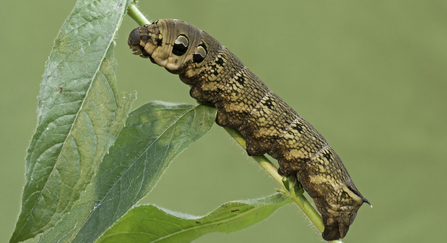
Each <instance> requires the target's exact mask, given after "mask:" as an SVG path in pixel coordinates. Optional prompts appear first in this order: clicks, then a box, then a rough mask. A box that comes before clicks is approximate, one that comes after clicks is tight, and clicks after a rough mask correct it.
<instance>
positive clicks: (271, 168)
mask: <svg viewBox="0 0 447 243" xmlns="http://www.w3.org/2000/svg"><path fill="white" fill-rule="evenodd" d="M127 14H128V15H129V16H130V17H131V18H132V19H133V20H135V21H136V22H137V23H138V25H140V26H143V25H145V24H150V21H149V20H147V19H146V17H145V16H144V15H143V13H141V12H140V10H139V9H138V8H137V6H136V4H135V2H134V3H131V4H130V5H129V8H128V9H127ZM225 130H226V131H227V132H228V133H229V134H230V136H231V137H232V138H233V139H234V140H236V142H237V143H238V144H239V145H240V146H241V147H242V148H243V149H246V145H245V138H244V137H243V136H242V134H240V133H239V132H238V131H237V130H236V129H233V128H228V127H225ZM252 158H253V159H254V160H255V161H256V162H258V164H259V165H260V166H261V167H262V168H263V169H264V170H265V171H266V172H267V173H268V174H269V175H270V176H271V177H272V178H273V179H274V180H275V181H276V182H277V183H278V184H279V185H280V186H281V187H282V191H283V192H286V194H287V195H288V196H289V197H290V199H291V200H292V201H293V202H295V204H296V205H298V207H299V208H300V209H301V210H302V211H303V212H304V214H305V215H306V216H307V217H308V218H309V220H310V221H311V222H312V223H313V224H314V225H315V227H316V228H317V229H318V231H320V232H323V231H324V225H323V221H322V220H321V216H320V214H319V213H318V212H317V211H316V210H315V208H314V207H313V206H312V204H310V203H309V201H308V200H307V198H306V197H305V196H304V195H303V194H302V193H298V195H296V194H295V192H294V191H292V192H291V191H290V190H289V189H287V188H286V186H285V185H284V183H283V177H282V176H281V175H279V174H278V168H276V166H275V165H274V164H273V163H272V162H270V161H269V159H268V158H267V157H265V156H263V155H261V156H252ZM292 188H293V187H292ZM292 190H293V189H292ZM330 242H334V243H342V241H341V240H336V241H330Z"/></svg>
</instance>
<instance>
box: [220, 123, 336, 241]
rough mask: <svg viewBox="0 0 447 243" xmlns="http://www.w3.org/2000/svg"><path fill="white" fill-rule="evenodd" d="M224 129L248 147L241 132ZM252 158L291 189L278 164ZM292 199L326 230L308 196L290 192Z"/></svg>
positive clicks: (280, 183)
mask: <svg viewBox="0 0 447 243" xmlns="http://www.w3.org/2000/svg"><path fill="white" fill-rule="evenodd" d="M224 129H225V130H226V131H227V132H228V133H229V134H230V136H231V137H232V138H233V139H234V140H236V142H237V143H238V144H239V145H240V146H241V147H242V148H243V149H244V150H245V149H247V147H246V144H245V138H244V136H242V134H240V133H239V132H238V131H237V130H236V129H233V128H229V127H224ZM252 158H253V159H254V160H255V161H256V162H258V164H259V165H260V166H261V167H262V168H263V169H264V170H265V171H266V172H267V173H268V174H269V175H270V176H271V177H273V179H274V180H275V181H276V182H277V183H278V184H279V185H280V186H281V187H282V188H283V190H285V191H289V190H288V189H287V188H286V187H285V185H284V183H283V177H282V176H281V175H280V174H278V169H277V168H276V166H275V165H274V164H273V163H272V162H270V160H269V159H268V158H267V157H265V156H264V155H261V156H252ZM288 196H289V197H290V199H291V200H292V201H293V202H295V204H296V205H298V207H299V208H300V209H301V210H302V211H303V212H304V214H305V215H306V216H307V217H308V218H309V220H310V221H311V222H312V223H313V224H314V225H315V227H316V228H317V229H318V231H320V232H321V233H322V232H323V231H324V225H323V221H322V220H321V216H320V214H319V213H318V212H317V211H316V210H315V208H314V207H313V206H312V204H310V203H309V201H308V200H307V198H306V197H305V196H304V195H303V194H301V195H295V194H294V193H290V194H289V195H288ZM330 242H334V243H335V242H337V243H342V241H341V240H336V241H330Z"/></svg>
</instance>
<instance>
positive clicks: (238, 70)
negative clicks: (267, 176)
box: [128, 19, 369, 240]
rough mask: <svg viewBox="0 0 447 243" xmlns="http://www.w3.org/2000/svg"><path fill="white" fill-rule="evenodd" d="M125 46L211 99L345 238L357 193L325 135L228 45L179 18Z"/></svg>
mask: <svg viewBox="0 0 447 243" xmlns="http://www.w3.org/2000/svg"><path fill="white" fill-rule="evenodd" d="M128 44H129V46H130V48H131V49H132V51H134V54H135V55H140V56H141V57H144V58H149V59H150V60H151V61H152V62H153V63H156V64H158V65H160V66H162V67H165V68H166V70H168V71H169V72H171V73H174V74H178V75H179V76H180V79H181V80H182V81H183V82H184V83H186V84H189V85H191V86H192V88H191V90H190V95H191V96H192V97H193V98H195V99H197V100H201V101H207V102H211V103H213V104H214V105H215V106H216V107H217V109H218V112H217V117H216V123H217V124H218V125H220V126H224V127H232V128H235V129H237V130H238V131H240V133H241V134H242V135H243V136H244V137H245V139H246V144H247V153H248V154H249V155H250V156H253V155H262V154H265V153H267V154H269V155H271V156H272V157H273V158H275V159H277V160H278V163H279V169H278V172H279V173H280V174H281V175H285V176H292V175H296V177H297V178H298V180H299V181H300V183H301V184H302V186H303V188H304V190H306V191H307V193H308V194H309V195H310V196H311V197H312V198H313V200H314V202H315V204H316V206H317V209H318V211H319V212H320V213H321V216H322V219H323V223H324V225H325V229H324V232H323V238H324V239H325V240H336V239H340V238H343V237H344V236H345V235H346V233H347V232H348V229H349V226H350V225H351V224H352V223H353V221H354V219H355V217H356V215H357V211H358V209H359V208H360V206H361V205H362V204H363V203H364V202H366V203H368V204H369V201H368V200H367V199H366V198H364V197H363V196H362V194H360V192H359V191H358V190H357V188H356V187H355V185H354V183H353V182H352V180H351V178H350V176H349V174H348V172H347V170H346V168H345V167H344V165H343V163H342V161H341V160H340V158H339V157H338V156H337V154H336V153H335V152H334V150H333V149H332V148H331V147H330V146H329V145H328V143H327V142H326V140H325V139H324V138H323V137H322V136H321V135H320V134H319V133H318V132H317V130H315V128H313V127H312V125H310V124H309V123H308V122H307V121H306V120H304V119H303V118H302V117H300V116H299V115H298V114H297V113H296V112H295V111H294V110H293V109H292V108H291V107H290V106H288V105H287V104H286V103H285V102H284V101H283V100H282V99H281V98H280V97H278V96H277V95H276V94H275V93H273V92H272V91H271V90H270V89H269V88H268V87H267V86H266V85H265V84H264V83H263V82H262V81H261V80H260V79H259V78H258V77H256V75H254V74H253V73H252V72H251V71H250V70H249V69H248V68H246V67H245V66H244V64H243V63H242V62H241V61H240V60H239V59H238V58H237V57H236V56H235V55H234V54H233V53H231V52H230V51H229V50H228V49H227V48H225V47H224V46H222V45H221V44H220V43H219V42H218V41H217V40H216V39H214V38H213V37H211V36H210V35H208V34H207V33H206V32H204V31H201V30H200V29H198V28H196V27H194V26H192V25H190V24H188V23H186V22H183V21H180V20H174V19H163V20H158V21H156V22H154V23H153V24H150V25H145V26H143V27H138V28H136V29H134V30H133V31H132V32H131V33H130V36H129V40H128Z"/></svg>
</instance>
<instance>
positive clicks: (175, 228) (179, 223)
mask: <svg viewBox="0 0 447 243" xmlns="http://www.w3.org/2000/svg"><path fill="white" fill-rule="evenodd" d="M290 202H291V201H290V200H289V199H288V197H286V196H284V195H283V194H281V193H276V194H273V195H271V196H267V197H263V198H259V199H253V200H243V201H234V202H228V203H225V204H223V205H221V206H220V207H219V208H217V209H216V210H214V211H213V212H211V213H209V214H208V215H205V216H193V215H187V214H183V213H178V212H173V211H170V210H167V209H164V208H160V207H157V206H155V205H142V206H139V207H135V208H133V209H131V210H130V211H129V212H128V213H127V214H126V215H124V216H123V217H122V218H121V219H120V220H118V221H117V222H116V223H115V224H114V225H113V227H112V228H110V229H109V230H108V231H106V232H105V233H104V235H103V236H102V237H101V238H100V239H99V240H98V241H97V243H112V242H190V241H192V240H194V239H197V238H199V237H200V236H202V235H204V234H207V233H211V232H224V233H230V232H233V231H237V230H241V229H244V228H246V227H248V226H250V225H253V224H256V223H258V222H260V221H262V220H264V219H265V218H267V217H268V216H269V215H270V214H272V213H273V212H274V211H276V209H278V208H280V207H281V206H283V205H285V204H288V203H290Z"/></svg>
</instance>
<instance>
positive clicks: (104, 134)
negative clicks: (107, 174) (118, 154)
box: [10, 0, 135, 242]
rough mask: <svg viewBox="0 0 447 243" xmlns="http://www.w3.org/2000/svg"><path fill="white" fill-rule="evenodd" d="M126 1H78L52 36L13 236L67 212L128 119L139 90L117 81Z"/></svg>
mask: <svg viewBox="0 0 447 243" xmlns="http://www.w3.org/2000/svg"><path fill="white" fill-rule="evenodd" d="M127 5H128V3H126V2H125V1H124V0H111V1H91V0H90V1H87V0H84V1H81V0H80V1H78V2H77V4H76V6H75V8H74V9H73V11H72V12H71V14H70V15H69V16H68V18H67V19H66V20H65V23H64V24H63V26H62V28H61V30H60V31H59V34H58V36H57V37H56V39H55V41H54V45H53V50H52V52H51V54H50V57H49V59H48V61H47V62H46V65H45V72H44V75H43V81H42V85H41V90H40V94H39V97H38V98H39V101H38V109H37V114H38V117H37V121H38V123H37V128H36V131H35V134H34V135H33V138H32V140H31V144H30V146H29V148H28V153H27V157H26V185H25V188H24V191H23V196H22V209H21V213H20V215H19V219H18V221H17V225H16V228H15V231H14V233H13V235H12V237H11V240H10V241H11V242H18V241H23V240H26V239H28V238H31V237H34V236H36V235H37V234H40V233H42V232H45V231H46V230H48V229H50V228H52V227H54V225H55V224H56V222H58V221H59V220H60V219H61V217H63V215H65V214H66V213H67V212H69V211H70V209H71V208H72V206H73V204H74V203H75V202H76V201H77V200H78V199H79V197H80V194H81V192H82V191H84V190H85V189H86V187H87V185H88V184H89V183H90V182H91V179H92V176H93V174H94V171H95V169H96V168H97V167H98V165H99V163H100V162H101V160H102V158H103V157H104V155H105V154H106V152H107V151H108V149H109V147H110V146H111V145H112V144H113V143H114V141H115V139H116V137H117V135H118V134H119V131H120V130H121V128H122V126H123V124H124V122H125V120H126V116H127V114H128V112H129V110H130V106H131V104H132V102H133V100H134V99H135V94H133V93H122V92H118V90H117V88H116V78H115V69H116V65H117V64H116V60H115V58H114V57H113V49H114V41H113V40H114V38H116V34H117V30H118V27H119V25H120V24H121V21H122V18H123V16H124V14H125V13H126V8H127Z"/></svg>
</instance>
